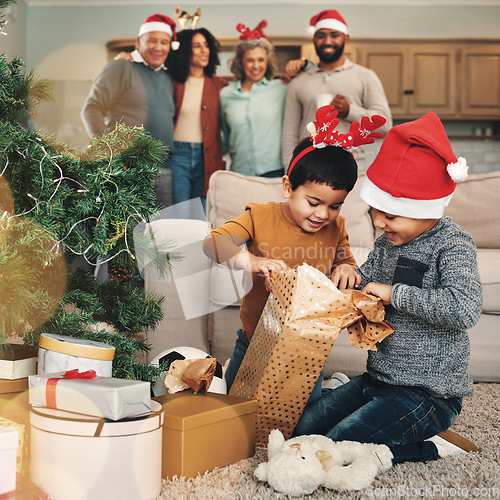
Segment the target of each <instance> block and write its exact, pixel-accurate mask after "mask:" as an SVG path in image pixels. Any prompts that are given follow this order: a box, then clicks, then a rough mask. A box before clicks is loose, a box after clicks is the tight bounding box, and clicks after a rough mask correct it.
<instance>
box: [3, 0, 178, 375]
mask: <svg viewBox="0 0 500 500" xmlns="http://www.w3.org/2000/svg"><path fill="white" fill-rule="evenodd" d="M12 3H14V2H13V1H11V0H0V9H1V8H4V7H6V6H7V5H9V4H12ZM4 31H5V20H4V17H0V34H1V33H2V32H4ZM50 85H51V84H50V82H47V81H42V80H37V79H36V78H35V77H34V75H33V74H32V73H26V72H25V71H24V65H23V62H22V61H21V60H20V59H17V58H15V59H14V60H12V61H8V60H7V58H6V56H5V55H0V344H1V343H5V342H6V341H7V339H8V337H10V336H12V335H18V336H22V337H23V338H24V340H25V342H26V343H29V344H33V345H36V344H37V343H38V339H39V336H40V333H43V332H49V333H56V334H62V335H69V336H75V337H81V338H86V339H91V340H96V341H100V342H106V343H108V344H110V345H113V346H114V347H115V349H116V350H115V359H114V361H113V376H115V377H120V378H133V379H140V380H146V381H154V380H155V379H156V378H157V377H158V376H159V374H160V373H161V371H162V370H164V369H165V368H166V367H165V366H160V367H154V366H151V365H147V364H145V363H142V362H140V361H139V360H138V359H137V353H142V354H143V355H145V354H147V353H148V352H149V350H150V348H149V346H148V344H147V342H146V341H144V340H136V338H135V335H136V334H137V333H139V332H142V331H148V330H150V329H154V327H155V325H156V324H157V323H158V322H159V321H160V320H161V319H162V316H163V314H162V310H161V303H162V300H163V298H162V297H154V296H145V295H144V290H143V283H142V280H141V277H140V276H139V275H138V273H137V260H136V252H137V251H139V249H138V248H137V244H138V243H137V242H138V241H141V244H143V245H144V247H143V248H141V251H144V252H147V251H150V250H148V248H150V247H151V245H150V244H149V243H148V232H147V229H148V223H147V222H148V221H149V219H150V218H151V216H152V215H153V214H154V213H155V212H156V208H155V193H154V188H153V184H154V181H155V180H156V178H157V176H158V172H159V165H160V162H161V160H162V159H163V157H164V155H165V154H166V148H165V147H164V146H163V145H162V144H161V143H159V142H157V141H155V140H153V139H152V138H151V137H150V136H149V135H148V134H146V133H145V132H144V131H143V129H142V128H127V127H124V126H118V127H117V128H116V130H115V131H113V132H112V133H110V134H107V135H104V136H102V137H100V138H98V139H94V140H92V141H91V143H90V146H89V147H88V149H87V151H86V152H85V153H82V152H81V151H78V150H74V149H72V148H69V147H68V146H66V145H64V144H62V143H60V142H58V141H57V140H56V139H55V138H54V137H51V136H43V135H41V134H39V133H37V132H36V131H28V130H25V129H24V128H23V127H22V126H21V125H20V124H19V122H18V120H19V118H20V117H22V116H23V115H25V114H26V113H28V112H29V110H30V109H32V107H33V106H35V105H36V104H37V102H39V101H40V100H41V99H44V98H47V97H50ZM138 224H140V225H141V226H142V227H144V231H142V233H144V236H143V238H142V240H138V239H137V238H136V240H135V246H134V238H133V231H134V228H135V229H137V226H138ZM136 232H137V231H136ZM142 233H141V234H142ZM167 250H168V249H165V248H163V249H161V248H160V249H158V248H154V255H152V256H151V257H150V258H146V259H145V260H146V261H147V262H150V261H155V264H156V266H157V268H158V269H159V270H162V271H163V272H168V269H169V264H170V262H171V260H172V258H173V256H172V255H171V254H169V253H168V251H167ZM99 263H101V264H107V266H108V269H109V279H108V280H105V281H104V282H98V281H97V280H96V279H95V277H94V270H95V267H96V266H97V265H98V264H99ZM103 325H105V327H103Z"/></svg>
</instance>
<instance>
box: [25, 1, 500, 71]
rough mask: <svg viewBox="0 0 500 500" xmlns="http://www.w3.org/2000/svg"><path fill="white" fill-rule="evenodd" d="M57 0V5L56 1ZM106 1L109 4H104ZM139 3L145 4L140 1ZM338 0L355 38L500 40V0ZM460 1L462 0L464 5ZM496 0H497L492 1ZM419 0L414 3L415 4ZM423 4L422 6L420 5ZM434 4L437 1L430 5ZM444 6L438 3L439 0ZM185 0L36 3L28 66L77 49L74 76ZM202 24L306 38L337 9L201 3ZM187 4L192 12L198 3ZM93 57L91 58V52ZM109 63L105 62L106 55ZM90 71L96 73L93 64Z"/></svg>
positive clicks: (226, 32) (70, 67)
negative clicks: (325, 13)
mask: <svg viewBox="0 0 500 500" xmlns="http://www.w3.org/2000/svg"><path fill="white" fill-rule="evenodd" d="M49 3H50V2H49ZM103 3H104V4H105V3H106V2H103ZM137 3H138V2H137ZM390 3H394V2H379V1H375V0H372V1H369V0H367V1H366V2H359V1H357V2H352V1H351V2H345V1H344V2H335V5H336V8H337V9H338V10H339V12H340V13H341V14H342V15H343V16H344V18H345V19H346V21H347V23H348V25H349V28H350V31H351V36H352V37H354V38H355V37H376V38H383V37H390V38H400V37H406V38H422V37H426V38H429V37H431V38H488V37H490V38H496V37H498V36H499V19H500V2H496V4H497V5H481V4H482V3H483V2H481V1H477V2H475V4H474V5H468V6H467V5H463V6H456V5H448V6H446V5H439V3H440V2H439V1H435V2H415V1H413V2H412V1H408V0H406V1H402V2H401V3H402V4H403V5H400V6H397V5H388V4H390ZM457 3H460V2H457ZM490 3H491V2H490ZM412 4H413V5H412ZM414 4H418V5H414ZM429 4H431V5H429ZM436 4H438V5H436ZM177 5H179V2H178V0H175V1H173V2H172V1H164V2H162V5H158V2H156V3H154V2H153V3H152V4H151V5H148V2H142V5H141V6H134V5H125V6H122V7H118V6H113V5H104V6H102V7H101V6H94V5H88V6H85V7H68V6H63V7H46V6H36V4H35V5H33V6H30V7H29V8H28V21H27V33H26V36H27V54H26V55H27V60H26V62H27V64H28V66H29V67H32V68H35V69H36V68H38V67H40V66H42V65H43V64H44V62H45V60H46V59H47V58H51V57H65V56H66V55H67V54H68V51H69V52H70V53H71V51H75V57H74V59H75V61H74V62H73V63H69V62H68V61H65V64H66V65H67V71H66V73H67V75H68V77H71V76H72V74H73V71H74V70H75V69H77V68H79V66H80V65H81V64H83V65H84V66H85V67H86V68H88V66H89V63H88V59H95V58H97V59H99V57H100V56H104V57H105V43H106V42H107V41H108V40H111V39H114V38H121V37H130V36H135V34H136V33H137V29H138V27H139V25H140V24H141V23H142V22H143V21H144V20H145V19H146V17H147V16H149V15H150V14H153V13H156V12H160V13H163V14H166V15H170V16H172V17H173V11H174V8H175V7H176V6H177ZM201 5H202V16H201V20H200V22H199V26H203V27H206V28H208V29H209V30H210V31H211V32H212V33H213V34H214V35H215V36H219V37H225V36H237V35H238V33H237V31H236V28H235V27H236V24H237V23H239V22H242V23H244V24H247V25H248V26H250V27H252V28H253V27H254V26H255V25H256V24H258V23H259V22H260V21H261V20H262V19H266V20H267V22H268V27H267V28H266V30H265V32H266V34H267V35H268V36H307V32H306V29H307V26H308V24H309V19H310V17H311V16H312V15H314V14H316V13H318V12H319V11H321V10H323V9H326V8H331V2H316V3H313V2H304V1H293V0H292V1H289V2H287V3H286V4H285V3H283V2H272V1H270V2H266V3H265V4H264V3H261V2H248V4H247V3H246V2H245V5H242V4H240V2H239V1H237V0H235V1H234V2H231V1H230V0H226V1H225V2H221V0H219V1H218V2H217V1H214V2H213V3H212V4H210V3H209V2H201ZM182 7H183V8H184V9H186V10H187V11H188V12H193V11H194V10H195V8H196V4H194V3H193V4H184V3H182ZM85 54H87V56H85ZM104 60H105V59H104ZM87 71H90V70H89V69H87Z"/></svg>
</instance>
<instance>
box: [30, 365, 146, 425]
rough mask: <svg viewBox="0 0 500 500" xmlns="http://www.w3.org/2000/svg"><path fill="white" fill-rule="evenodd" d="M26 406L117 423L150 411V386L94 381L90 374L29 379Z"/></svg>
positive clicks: (113, 380)
mask: <svg viewBox="0 0 500 500" xmlns="http://www.w3.org/2000/svg"><path fill="white" fill-rule="evenodd" d="M29 402H30V404H31V405H35V406H47V407H49V408H57V409H60V410H65V411H71V412H76V413H83V414H85V415H93V416H97V417H104V418H107V419H110V420H120V419H122V418H126V417H133V416H135V415H140V414H143V413H146V412H148V411H150V409H151V384H150V383H149V382H142V381H139V380H124V379H119V378H110V377H96V376H95V372H92V371H91V370H90V371H88V372H79V371H78V370H70V371H69V372H65V373H52V374H43V375H30V377H29Z"/></svg>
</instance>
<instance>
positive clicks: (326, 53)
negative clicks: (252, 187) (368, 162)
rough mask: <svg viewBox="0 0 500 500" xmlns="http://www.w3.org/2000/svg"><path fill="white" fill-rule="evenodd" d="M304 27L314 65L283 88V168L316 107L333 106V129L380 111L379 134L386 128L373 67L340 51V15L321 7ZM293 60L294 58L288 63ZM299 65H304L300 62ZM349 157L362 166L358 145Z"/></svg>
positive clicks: (343, 38)
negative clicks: (335, 121)
mask: <svg viewBox="0 0 500 500" xmlns="http://www.w3.org/2000/svg"><path fill="white" fill-rule="evenodd" d="M309 31H310V32H311V33H313V34H314V37H313V42H314V46H315V49H316V54H317V55H318V57H319V63H318V64H314V65H311V64H308V65H307V66H306V67H304V68H302V69H303V72H302V73H300V75H299V76H297V77H295V78H294V79H293V80H292V81H291V82H290V84H289V86H288V92H287V98H286V105H285V115H284V121H283V135H282V158H283V166H284V168H285V169H286V168H287V167H288V162H289V161H290V158H291V157H292V153H293V149H294V148H295V146H296V145H297V144H298V143H299V142H300V140H301V139H303V131H304V130H306V126H307V124H308V123H309V122H311V121H314V116H315V113H316V109H317V108H318V107H321V106H324V105H327V104H333V105H334V106H335V108H336V109H337V111H338V112H339V114H338V118H340V119H341V121H340V124H339V126H338V130H339V131H340V132H342V133H346V132H347V131H348V130H349V126H350V124H351V123H352V122H354V121H358V122H359V120H360V119H361V117H362V116H365V115H368V116H372V115H380V116H383V117H384V118H385V119H386V120H387V121H386V124H385V125H384V127H383V128H382V129H381V132H382V133H387V131H388V130H389V129H390V128H391V127H392V116H391V112H390V109H389V104H388V102H387V97H386V96H385V93H384V89H383V87H382V83H381V82H380V79H379V78H378V76H377V75H376V74H375V72H374V71H372V70H370V69H368V68H365V67H363V66H360V65H359V64H355V63H353V62H351V61H349V60H348V59H347V58H346V57H345V55H344V46H345V43H346V42H347V41H349V30H348V28H347V23H346V22H345V20H344V19H343V17H342V16H341V15H340V14H339V13H338V12H337V11H336V10H324V11H322V12H320V13H319V14H317V15H315V16H313V17H312V18H311V20H310V26H309ZM294 63H295V64H297V61H291V62H290V63H289V64H294ZM300 65H301V66H304V65H305V63H304V62H303V61H301V62H300ZM287 69H288V68H287ZM292 72H293V71H292ZM354 157H355V159H356V161H357V162H358V166H359V167H360V169H363V160H364V152H363V148H358V149H357V150H356V152H355V153H354Z"/></svg>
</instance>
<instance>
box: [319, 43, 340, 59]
mask: <svg viewBox="0 0 500 500" xmlns="http://www.w3.org/2000/svg"><path fill="white" fill-rule="evenodd" d="M344 46H345V43H343V44H342V45H340V46H338V47H337V48H336V49H335V50H334V51H333V52H331V53H330V52H328V53H327V54H325V53H324V52H323V50H322V49H323V48H324V45H323V46H321V47H317V46H315V49H316V54H318V57H319V60H320V61H321V62H324V63H326V64H328V63H333V62H336V61H338V60H339V59H340V57H341V56H342V54H343V53H344Z"/></svg>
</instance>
